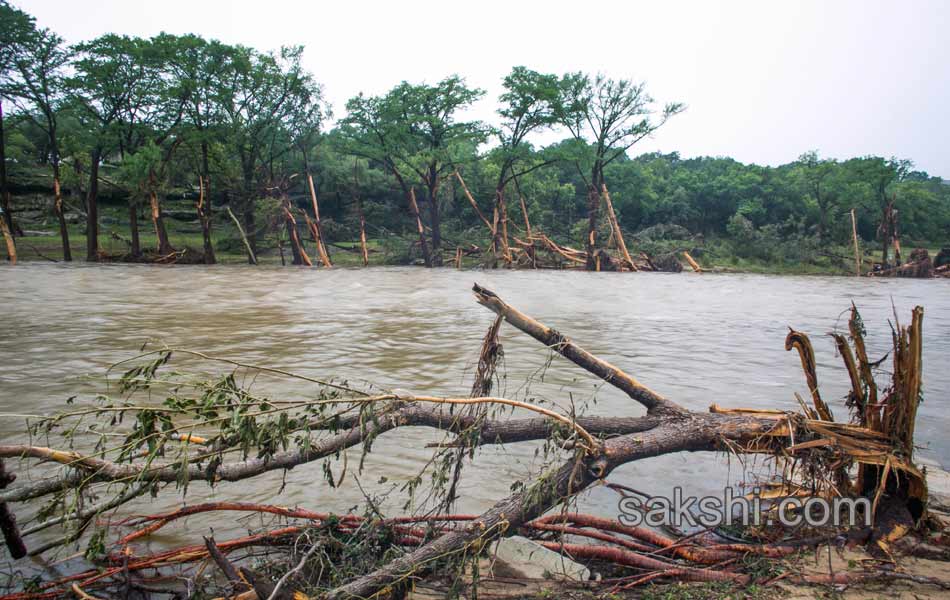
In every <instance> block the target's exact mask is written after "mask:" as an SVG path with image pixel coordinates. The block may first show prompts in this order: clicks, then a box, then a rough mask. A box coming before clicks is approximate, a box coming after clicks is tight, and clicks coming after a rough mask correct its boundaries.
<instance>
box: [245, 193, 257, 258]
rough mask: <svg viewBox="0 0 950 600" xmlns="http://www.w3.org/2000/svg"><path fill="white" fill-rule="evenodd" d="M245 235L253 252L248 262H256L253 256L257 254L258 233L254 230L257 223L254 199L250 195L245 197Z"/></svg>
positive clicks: (249, 255) (249, 248)
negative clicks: (255, 220)
mask: <svg viewBox="0 0 950 600" xmlns="http://www.w3.org/2000/svg"><path fill="white" fill-rule="evenodd" d="M243 217H244V236H245V240H246V244H247V247H248V250H250V252H251V254H248V256H247V262H248V264H252V265H253V264H256V263H255V262H254V260H253V259H252V258H251V256H252V255H253V256H257V235H256V233H255V231H254V229H255V227H256V225H255V224H254V201H253V200H252V199H251V197H250V195H248V197H247V198H245V199H244V215H243Z"/></svg>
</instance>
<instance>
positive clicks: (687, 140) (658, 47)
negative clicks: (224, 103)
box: [12, 0, 950, 178]
mask: <svg viewBox="0 0 950 600" xmlns="http://www.w3.org/2000/svg"><path fill="white" fill-rule="evenodd" d="M12 1H13V3H14V4H15V5H17V6H18V7H20V8H22V9H23V10H26V11H27V12H29V13H31V14H33V15H35V16H36V17H37V21H38V23H39V24H40V25H41V26H45V27H50V28H52V29H54V30H55V31H57V32H58V33H59V34H60V35H62V36H63V37H65V38H66V40H67V41H69V42H76V41H80V40H83V39H88V38H92V37H95V36H97V35H99V34H102V33H106V32H118V33H127V34H130V35H140V36H151V35H154V34H157V33H159V32H161V31H167V32H171V33H186V32H196V33H200V34H202V35H203V36H205V37H208V38H217V39H220V40H222V41H225V42H230V43H242V44H246V45H249V46H253V47H255V48H258V49H262V50H266V49H274V48H277V47H279V46H280V45H282V44H304V45H305V46H306V52H305V63H306V66H307V67H308V68H309V69H310V70H311V71H312V72H313V73H314V74H315V75H316V77H317V79H318V80H319V81H321V82H322V83H323V84H324V86H325V89H326V93H327V96H328V98H329V100H330V101H331V102H332V104H333V106H334V111H335V113H336V115H337V116H339V115H341V114H342V113H343V111H344V103H345V102H346V100H347V99H348V98H349V97H351V96H353V95H355V94H357V93H358V92H360V91H363V92H366V93H369V94H377V93H382V92H384V91H386V90H387V89H388V88H390V87H391V86H393V85H395V84H396V83H398V82H399V81H401V80H408V81H413V82H418V81H429V82H434V81H437V80H438V79H440V78H442V77H444V76H445V75H448V74H451V73H459V74H460V75H463V76H464V77H466V78H467V80H468V82H469V83H470V84H471V85H474V86H478V87H481V88H483V89H485V90H487V92H488V95H487V96H486V100H485V101H484V102H482V103H481V104H480V105H479V106H478V107H477V108H476V109H475V110H474V111H473V113H474V116H475V117H477V118H482V119H486V120H490V119H492V118H493V110H494V108H495V105H494V102H495V98H496V97H497V96H498V93H499V91H500V86H501V83H500V82H501V79H502V77H503V76H504V75H505V74H506V73H507V72H508V71H509V70H510V68H511V67H512V66H514V65H525V66H528V67H531V68H533V69H537V70H541V71H549V72H557V73H562V72H565V71H574V70H582V71H588V72H597V71H601V72H604V73H606V74H608V75H610V76H612V77H632V78H635V79H638V80H644V81H646V82H647V86H648V89H649V90H650V92H651V93H652V95H653V96H654V97H655V98H656V99H657V100H659V101H661V102H665V101H669V100H678V101H682V102H685V103H686V104H687V105H688V107H689V108H688V109H687V111H686V113H684V114H683V115H681V116H679V117H677V118H676V119H675V120H673V121H671V122H670V123H669V124H668V125H667V126H666V127H665V128H664V129H662V130H660V131H659V132H658V133H657V135H656V137H655V139H653V140H649V141H646V142H644V143H642V144H641V145H640V146H637V147H636V148H635V149H634V153H639V152H645V151H653V150H661V151H664V152H667V151H673V150H677V151H679V152H680V153H681V154H682V155H683V156H684V157H691V156H698V155H713V156H717V155H719V156H721V155H727V156H732V157H735V158H737V159H739V160H741V161H743V162H755V163H759V164H771V165H776V164H781V163H785V162H789V161H792V160H794V159H795V158H796V157H797V156H798V155H799V154H801V153H802V152H805V151H807V150H811V149H816V150H818V151H819V152H820V153H821V154H822V155H825V156H831V157H835V158H848V157H851V156H858V155H865V154H877V155H883V156H891V155H896V156H899V157H901V158H909V159H911V160H913V161H914V163H915V164H916V165H917V168H919V169H924V170H926V171H929V172H931V173H932V174H935V175H942V176H944V177H945V178H950V149H948V143H950V119H948V114H950V64H948V63H950V1H947V0H932V1H928V0H907V1H901V2H898V1H891V2H886V1H867V0H866V1H857V0H854V1H843V0H842V1H838V0H825V1H823V2H822V1H808V2H797V1H791V0H787V1H785V2H781V3H780V2H770V1H767V0H758V1H752V2H745V1H742V2H739V1H736V2H719V1H709V0H705V1H695V2H680V1H676V2H674V1H662V2H661V1H659V0H655V1H652V2H638V1H633V0H628V1H626V2H592V1H590V0H586V1H585V0H573V1H571V2H563V1H560V0H557V1H554V0H548V1H546V2H533V1H532V2H528V1H520V0H507V1H501V2H496V1H494V0H492V1H482V2H477V1H468V2H464V3H461V2H449V1H447V0H443V1H442V2H438V1H431V2H430V1H414V0H391V1H388V2H369V1H362V2H355V1H350V2H342V1H333V2H317V1H309V2H303V1H301V2H292V1H288V0H256V1H250V0H247V1H245V0H235V1H232V2H228V1H225V0H159V1H152V2H135V1H132V0H95V1H91V0H59V1H57V0H12ZM544 141H550V138H548V139H547V140H544Z"/></svg>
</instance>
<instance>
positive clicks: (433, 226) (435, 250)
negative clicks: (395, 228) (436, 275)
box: [428, 179, 442, 267]
mask: <svg viewBox="0 0 950 600" xmlns="http://www.w3.org/2000/svg"><path fill="white" fill-rule="evenodd" d="M428 191H429V229H430V230H431V232H432V253H431V254H430V256H429V259H430V262H431V266H434V267H440V266H442V224H441V220H440V219H441V215H440V211H439V200H438V196H439V181H438V179H436V180H435V182H434V183H432V184H430V185H429V186H428Z"/></svg>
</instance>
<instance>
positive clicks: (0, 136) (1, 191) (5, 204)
mask: <svg viewBox="0 0 950 600" xmlns="http://www.w3.org/2000/svg"><path fill="white" fill-rule="evenodd" d="M6 144H7V141H6V137H5V135H4V131H3V102H2V101H0V209H2V212H3V220H4V221H6V228H5V233H4V239H6V240H7V247H8V250H9V246H10V244H11V243H13V242H11V240H13V235H14V233H15V232H16V227H15V226H14V223H13V212H11V210H10V190H9V189H8V188H7V145H6ZM7 236H9V237H7ZM9 255H10V256H11V257H14V259H13V262H16V258H15V257H16V247H15V245H14V248H13V250H12V251H9Z"/></svg>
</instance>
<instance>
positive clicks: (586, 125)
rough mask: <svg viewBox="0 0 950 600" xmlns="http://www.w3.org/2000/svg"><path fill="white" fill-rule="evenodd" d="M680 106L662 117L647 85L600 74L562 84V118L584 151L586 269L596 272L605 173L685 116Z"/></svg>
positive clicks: (581, 161)
mask: <svg viewBox="0 0 950 600" xmlns="http://www.w3.org/2000/svg"><path fill="white" fill-rule="evenodd" d="M684 108H685V106H684V105H683V104H680V103H669V104H666V105H665V106H664V107H663V108H662V110H660V111H659V112H657V111H655V110H654V109H653V98H652V97H651V96H650V95H649V94H648V93H647V92H646V87H645V85H644V84H643V83H636V82H634V81H631V80H629V79H617V80H615V79H610V78H608V77H605V76H604V75H600V74H598V75H597V76H595V77H593V78H591V77H590V76H588V75H585V74H583V73H572V74H568V75H565V76H564V78H563V79H562V81H561V99H560V102H559V103H558V117H559V119H558V120H559V121H560V123H561V124H562V125H564V126H565V127H566V128H567V129H568V131H570V133H571V135H572V136H573V137H574V139H576V140H578V141H580V142H583V143H584V149H585V152H584V153H583V154H582V155H581V156H579V157H578V159H577V160H576V161H575V164H576V165H577V169H578V170H579V171H582V170H586V172H587V173H590V176H589V177H590V178H589V179H587V180H586V185H587V218H588V227H587V239H586V247H587V268H588V269H589V270H593V269H594V268H595V251H596V249H597V243H596V232H597V221H598V216H599V211H600V201H601V192H602V189H603V187H604V169H605V168H606V167H607V165H609V164H610V163H612V162H613V161H615V160H617V159H618V158H620V157H621V156H623V155H625V154H626V152H627V151H628V150H629V149H630V148H632V147H633V146H634V145H635V144H636V143H637V142H640V141H641V140H643V139H644V138H646V137H648V136H650V135H652V134H653V133H654V132H655V131H656V130H657V129H659V128H660V127H662V126H663V125H664V124H665V123H666V122H667V121H668V120H669V119H670V117H672V116H674V115H676V114H678V113H680V112H682V111H683V110H684Z"/></svg>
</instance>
